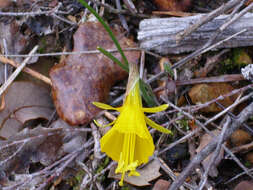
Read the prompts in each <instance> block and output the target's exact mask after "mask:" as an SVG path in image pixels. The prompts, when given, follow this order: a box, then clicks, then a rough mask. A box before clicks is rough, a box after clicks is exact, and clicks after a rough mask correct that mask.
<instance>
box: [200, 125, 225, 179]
mask: <svg viewBox="0 0 253 190" xmlns="http://www.w3.org/2000/svg"><path fill="white" fill-rule="evenodd" d="M212 133H213V134H214V135H215V136H217V135H219V134H220V131H219V130H213V131H212ZM211 141H213V137H211V136H210V135H208V134H204V135H203V136H201V138H200V143H199V146H198V148H197V149H196V152H200V151H201V150H202V149H203V148H204V147H205V146H206V145H208V144H209V143H210V142H211ZM212 156H213V153H212V154H210V155H209V156H207V157H206V159H204V160H203V161H202V162H201V163H202V165H203V167H204V169H206V168H207V166H208V164H209V162H210V160H211V158H212ZM223 156H224V149H223V148H221V151H220V153H219V155H218V156H217V158H216V160H215V162H214V164H213V165H212V166H211V168H210V170H209V173H208V175H209V176H211V177H217V175H218V170H217V168H216V167H217V166H218V165H219V163H220V161H221V160H222V159H223Z"/></svg>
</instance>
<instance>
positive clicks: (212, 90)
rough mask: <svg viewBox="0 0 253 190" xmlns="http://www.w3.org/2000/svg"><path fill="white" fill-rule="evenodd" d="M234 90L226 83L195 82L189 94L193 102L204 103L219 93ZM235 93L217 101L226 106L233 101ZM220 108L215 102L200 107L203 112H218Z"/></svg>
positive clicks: (219, 94)
mask: <svg viewBox="0 0 253 190" xmlns="http://www.w3.org/2000/svg"><path fill="white" fill-rule="evenodd" d="M232 90H234V88H233V87H232V86H231V85H230V84H227V83H212V84H197V85H194V86H193V87H192V88H191V90H190V91H189V96H190V98H191V101H192V102H193V103H194V104H199V103H205V102H208V101H211V100H212V99H215V98H217V97H219V96H221V95H224V94H227V93H229V92H231V91H232ZM236 97H237V96H236V95H234V96H230V97H226V98H225V99H224V100H221V101H219V103H221V104H222V105H223V106H225V107H228V106H229V105H231V104H232V103H234V101H235V99H236ZM221 110H222V109H221V108H220V107H219V106H218V105H217V104H215V103H213V104H211V105H209V106H208V107H205V108H203V109H201V111H203V112H219V111H221Z"/></svg>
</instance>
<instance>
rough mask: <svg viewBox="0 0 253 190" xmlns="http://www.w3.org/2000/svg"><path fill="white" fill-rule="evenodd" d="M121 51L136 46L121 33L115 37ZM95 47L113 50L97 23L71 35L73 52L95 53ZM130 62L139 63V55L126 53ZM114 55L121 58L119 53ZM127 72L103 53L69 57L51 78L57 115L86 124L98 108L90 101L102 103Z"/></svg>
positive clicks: (74, 123) (54, 71) (73, 123)
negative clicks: (72, 36) (93, 51)
mask: <svg viewBox="0 0 253 190" xmlns="http://www.w3.org/2000/svg"><path fill="white" fill-rule="evenodd" d="M116 37H117V39H118V41H119V43H120V44H121V46H122V48H127V47H135V46H136V45H135V44H134V43H133V42H132V41H131V40H129V39H127V38H125V37H124V36H123V35H122V34H118V33H117V34H116ZM97 46H101V47H103V48H105V49H115V46H114V44H113V42H112V40H111V39H110V37H109V36H108V34H107V32H106V31H105V29H104V28H103V26H102V25H101V24H100V23H98V22H87V23H85V24H83V25H80V26H79V28H78V30H77V31H76V33H75V34H74V49H73V51H74V52H77V51H88V50H95V49H96V48H97ZM125 54H126V57H127V58H128V60H129V62H132V63H138V59H139V52H133V51H131V52H130V51H129V52H125ZM114 56H115V57H117V58H118V59H121V56H120V55H119V53H114ZM126 76H127V73H126V72H125V71H124V70H123V69H121V68H120V67H119V66H118V65H117V64H116V63H113V62H112V61H111V60H110V59H109V58H107V57H106V56H104V55H102V54H82V55H70V56H69V57H68V58H67V59H66V60H64V61H63V63H60V64H58V65H56V66H55V67H53V68H52V69H51V71H50V77H51V80H52V83H53V88H52V94H53V99H54V103H55V106H56V110H57V112H58V114H59V116H60V117H61V118H62V119H63V120H65V121H67V122H68V123H69V124H71V125H78V124H85V123H87V122H89V121H90V120H91V119H92V118H93V117H94V115H95V114H97V113H98V112H99V109H98V108H96V107H95V106H93V105H92V102H93V101H99V102H104V101H106V99H107V96H108V93H109V90H110V88H111V86H112V85H113V84H114V83H115V82H116V81H118V80H122V79H124V78H125V77H126Z"/></svg>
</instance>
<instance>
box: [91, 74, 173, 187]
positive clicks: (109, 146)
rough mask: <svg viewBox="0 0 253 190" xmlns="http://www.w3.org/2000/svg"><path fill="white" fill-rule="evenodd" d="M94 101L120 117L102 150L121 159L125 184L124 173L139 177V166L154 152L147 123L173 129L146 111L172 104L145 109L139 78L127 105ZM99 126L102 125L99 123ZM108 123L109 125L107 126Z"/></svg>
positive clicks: (121, 170)
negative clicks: (156, 120) (148, 114)
mask: <svg viewBox="0 0 253 190" xmlns="http://www.w3.org/2000/svg"><path fill="white" fill-rule="evenodd" d="M93 104H94V105H95V106H97V107H99V108H101V109H107V110H117V111H119V112H120V115H119V116H118V118H117V119H116V120H115V121H113V122H112V123H110V124H109V125H113V127H112V128H111V129H110V130H109V131H108V132H107V133H106V134H105V135H104V136H103V137H102V138H101V140H100V144H101V151H102V152H105V153H106V154H107V155H108V156H109V157H110V158H112V160H114V161H116V162H118V166H117V168H116V171H115V172H116V173H121V174H122V176H121V180H120V183H119V184H120V185H123V180H124V176H125V174H126V173H128V175H129V176H132V175H134V176H139V175H140V174H139V173H138V172H137V171H136V167H137V166H139V165H141V164H144V163H147V162H148V159H149V157H150V156H152V155H153V153H154V149H155V146H154V143H153V139H152V137H151V135H150V133H149V131H148V128H147V124H148V125H149V126H150V127H153V128H155V129H157V130H158V131H161V132H163V133H167V134H172V132H171V131H170V130H168V129H166V128H163V127H162V126H160V125H158V124H157V123H155V122H153V121H152V120H150V119H149V118H148V117H146V116H145V115H144V112H147V113H155V112H159V111H163V110H165V109H167V107H168V105H167V104H165V105H161V106H158V107H153V108H143V107H142V101H141V96H140V89H139V79H138V78H137V80H135V82H132V83H131V86H130V88H128V92H127V95H126V97H125V101H124V103H123V106H121V107H119V108H114V107H112V106H110V105H107V104H103V103H100V102H93ZM96 124H97V125H98V126H99V124H98V123H97V122H96ZM107 126H108V125H107Z"/></svg>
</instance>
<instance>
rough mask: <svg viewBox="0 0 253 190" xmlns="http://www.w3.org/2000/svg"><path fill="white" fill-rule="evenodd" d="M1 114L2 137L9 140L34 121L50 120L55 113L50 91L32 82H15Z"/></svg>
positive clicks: (9, 90)
mask: <svg viewBox="0 0 253 190" xmlns="http://www.w3.org/2000/svg"><path fill="white" fill-rule="evenodd" d="M4 97H5V98H4V99H5V107H4V109H3V110H2V111H1V112H0V136H2V137H4V138H8V137H9V136H12V135H14V134H16V133H17V132H19V131H20V130H21V129H22V127H23V125H24V124H25V123H26V122H28V121H30V120H34V119H39V118H41V119H45V120H48V119H49V118H50V117H51V115H52V113H53V111H54V110H53V105H52V104H53V102H52V100H51V97H50V91H49V89H47V88H45V87H43V86H40V85H36V84H34V83H31V82H14V83H13V84H12V85H11V86H10V87H9V88H8V90H7V91H6V93H5V95H4Z"/></svg>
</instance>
